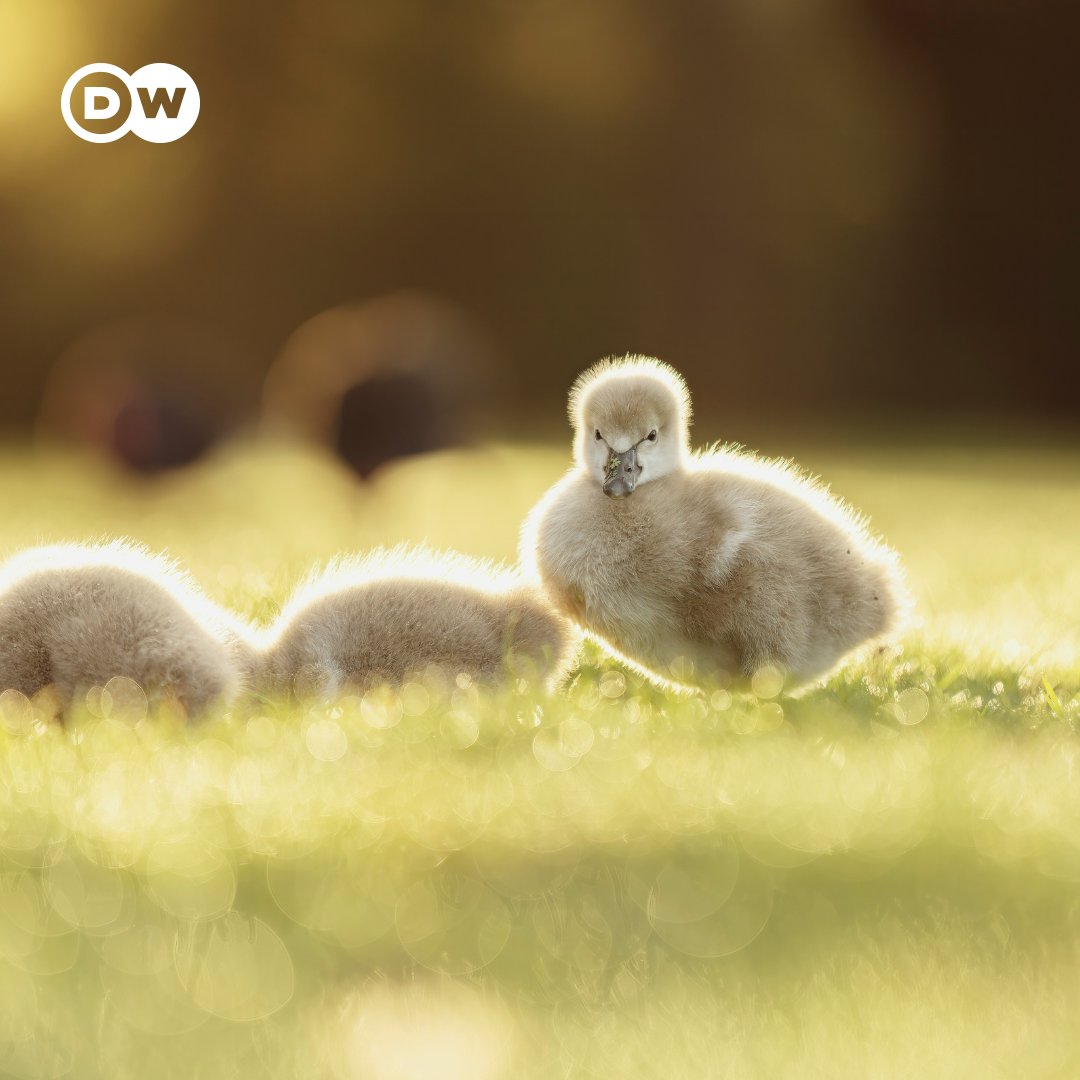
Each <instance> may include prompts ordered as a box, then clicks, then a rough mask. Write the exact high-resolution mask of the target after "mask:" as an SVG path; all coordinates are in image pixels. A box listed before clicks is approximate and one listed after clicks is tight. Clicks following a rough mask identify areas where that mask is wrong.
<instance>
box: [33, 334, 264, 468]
mask: <svg viewBox="0 0 1080 1080" xmlns="http://www.w3.org/2000/svg"><path fill="white" fill-rule="evenodd" d="M234 357H235V353H234V350H233V349H231V348H230V346H229V344H228V343H227V342H226V341H225V340H224V339H223V338H222V337H221V336H220V335H218V334H216V333H214V331H213V330H211V329H210V328H208V327H204V326H197V325H192V324H187V323H181V322H177V321H176V320H173V319H132V320H122V321H119V322H115V323H109V324H106V325H104V326H100V327H97V328H96V329H94V330H93V331H91V332H89V333H87V334H85V335H83V336H82V337H81V338H79V340H78V341H76V342H75V343H74V344H73V345H72V346H70V347H69V348H68V349H67V350H65V352H64V353H63V355H62V356H61V357H60V359H59V360H58V361H57V362H56V364H55V365H54V366H53V368H52V370H51V371H50V373H49V376H48V379H47V382H46V385H45V389H44V394H43V398H42V404H41V410H40V414H39V420H38V431H39V433H40V434H41V435H42V436H43V437H44V438H47V439H52V440H57V441H61V442H71V443H75V444H77V445H80V446H83V447H85V448H88V449H91V450H94V451H97V452H100V453H102V454H104V455H105V456H107V457H109V458H111V459H113V460H114V461H116V462H118V463H120V464H122V465H124V466H126V467H128V468H129V469H132V470H134V471H135V472H139V473H144V474H148V475H150V474H155V473H160V472H165V471H167V470H169V469H174V468H178V467H180V466H183V465H190V464H191V463H193V462H195V461H197V460H198V459H199V458H201V457H202V456H203V455H204V454H205V453H206V452H207V451H208V450H210V449H211V447H213V446H214V445H215V444H216V443H217V442H218V441H219V440H220V439H221V438H222V437H223V436H225V435H226V434H228V433H230V432H232V431H233V430H235V429H236V428H237V427H238V426H239V425H240V423H241V422H242V421H243V419H244V410H245V400H244V398H245V395H244V394H242V393H239V392H238V388H237V387H236V386H235V382H234V380H233V378H231V376H230V372H231V369H232V367H233V365H234Z"/></svg>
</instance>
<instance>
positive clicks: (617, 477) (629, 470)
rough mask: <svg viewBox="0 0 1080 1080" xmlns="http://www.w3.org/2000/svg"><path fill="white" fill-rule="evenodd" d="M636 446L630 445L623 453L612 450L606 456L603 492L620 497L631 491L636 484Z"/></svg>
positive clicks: (614, 497)
mask: <svg viewBox="0 0 1080 1080" xmlns="http://www.w3.org/2000/svg"><path fill="white" fill-rule="evenodd" d="M637 474H638V463H637V447H636V446H631V447H630V449H629V450H627V451H626V452H625V453H622V454H620V453H618V452H617V451H615V450H612V451H611V453H610V454H609V456H608V462H607V471H606V473H605V474H604V494H605V495H610V496H611V497H612V498H613V499H621V498H622V497H623V496H624V495H630V494H632V493H633V491H634V488H635V487H636V486H637Z"/></svg>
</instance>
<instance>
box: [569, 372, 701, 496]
mask: <svg viewBox="0 0 1080 1080" xmlns="http://www.w3.org/2000/svg"><path fill="white" fill-rule="evenodd" d="M570 421H571V423H572V424H573V425H574V431H575V433H576V438H575V456H576V458H577V463H578V466H579V468H582V469H584V470H585V472H586V473H588V475H589V476H591V477H593V478H594V479H595V480H596V482H597V484H598V486H600V487H601V488H602V489H603V491H604V494H606V495H610V496H611V497H612V498H622V497H623V496H626V495H631V494H632V493H633V492H634V489H635V488H637V487H638V486H639V485H641V484H647V483H649V482H650V481H652V480H658V479H660V477H662V476H666V475H668V474H669V473H671V472H674V471H675V470H676V469H679V468H680V467H681V466H682V464H683V460H684V458H685V456H686V454H687V453H688V452H689V434H688V428H689V425H690V394H689V391H688V390H687V389H686V383H685V382H683V378H682V376H681V375H680V374H679V373H678V372H677V371H676V370H675V369H674V368H672V367H669V366H668V365H667V364H664V363H661V362H660V361H659V360H651V359H649V358H648V357H644V356H627V357H626V358H625V359H621V360H615V359H609V360H601V361H600V363H598V364H595V365H593V367H591V368H589V370H588V371H586V372H585V373H584V374H582V375H581V376H579V378H578V380H577V382H576V383H574V387H573V389H572V390H571V391H570Z"/></svg>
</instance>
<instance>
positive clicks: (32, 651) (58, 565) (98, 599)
mask: <svg viewBox="0 0 1080 1080" xmlns="http://www.w3.org/2000/svg"><path fill="white" fill-rule="evenodd" d="M247 648H248V646H247V645H246V644H245V631H244V628H243V626H242V625H241V624H240V622H239V620H236V619H233V618H232V617H231V616H229V615H228V614H227V613H225V612H224V611H222V610H221V609H220V608H218V607H217V606H216V605H214V604H213V603H211V602H210V601H209V600H208V599H206V598H205V597H204V596H203V595H202V594H201V593H200V592H199V590H198V589H197V587H196V586H195V585H194V583H193V582H192V581H191V580H190V579H189V578H188V577H187V575H185V574H184V573H182V572H181V571H180V570H179V569H178V568H177V567H176V566H175V565H174V564H173V563H172V562H170V561H169V560H168V559H166V558H164V557H162V556H158V555H152V554H151V553H150V552H148V551H146V550H144V549H143V548H140V547H135V546H134V545H131V544H128V543H125V542H119V541H118V542H113V543H109V544H104V545H100V546H83V545H78V544H61V545H57V546H53V547H41V548H34V549H31V550H28V551H24V552H22V553H20V554H18V555H15V556H14V557H12V558H11V559H9V560H8V561H7V562H6V563H4V564H3V565H2V566H0V691H4V690H18V691H20V692H21V693H23V694H25V695H26V696H27V697H32V696H33V695H34V694H36V693H37V692H38V691H40V690H43V689H44V688H46V687H49V686H51V687H53V688H54V689H55V691H56V695H57V697H58V699H59V702H60V704H61V707H62V708H63V709H64V710H65V711H66V710H67V709H69V708H70V706H71V705H72V704H73V703H76V702H79V701H81V700H82V699H83V697H84V696H85V694H86V692H87V691H88V690H90V689H91V688H92V687H94V686H104V685H105V684H106V683H107V682H108V681H109V680H110V679H112V678H113V677H116V676H123V677H126V678H129V679H132V680H134V681H135V682H137V683H138V684H139V685H140V686H141V687H142V688H143V690H144V691H145V693H146V695H147V699H148V701H149V702H150V703H151V704H154V703H157V702H159V701H161V700H164V699H168V700H171V701H175V702H177V703H178V704H180V705H181V706H182V707H183V708H184V710H185V711H186V713H187V715H188V716H195V715H197V714H199V713H201V712H203V711H204V710H205V709H206V708H207V707H208V706H210V705H212V704H214V703H218V702H221V703H226V702H228V701H230V700H231V699H232V698H233V697H234V696H235V694H236V693H237V691H238V690H239V689H240V685H241V681H242V674H241V673H242V671H243V670H244V669H245V668H246V666H247V661H246V659H245V656H246V652H247Z"/></svg>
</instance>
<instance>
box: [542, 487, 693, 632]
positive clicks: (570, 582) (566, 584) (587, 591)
mask: <svg viewBox="0 0 1080 1080" xmlns="http://www.w3.org/2000/svg"><path fill="white" fill-rule="evenodd" d="M656 487H657V490H655V491H654V490H651V485H643V486H642V487H640V488H639V489H638V490H637V491H636V492H635V493H634V494H633V495H631V496H629V497H627V498H625V499H618V500H616V499H611V498H608V497H607V496H605V495H604V494H603V493H602V492H601V491H599V490H596V491H595V493H594V492H592V491H590V490H588V489H584V490H580V491H579V492H577V493H576V494H577V498H575V499H574V500H572V501H571V502H569V503H567V504H566V505H565V506H563V507H560V508H559V509H558V510H556V511H555V513H554V514H553V516H552V520H550V521H549V522H548V523H547V528H546V529H545V532H547V533H548V537H546V538H545V540H544V546H545V547H548V548H549V550H550V549H551V548H552V547H554V549H555V550H554V552H553V554H554V556H555V557H554V558H547V559H545V560H544V563H545V571H546V573H547V574H548V575H549V576H550V575H553V576H555V577H556V579H557V581H556V583H555V584H556V585H557V588H558V591H559V592H560V593H561V594H562V595H563V596H564V597H565V599H566V601H567V604H568V606H569V607H570V608H571V610H573V611H574V613H575V614H576V615H577V616H578V618H579V619H580V620H581V621H582V622H583V623H584V624H585V625H586V626H588V627H589V628H590V629H592V630H595V631H596V632H597V633H599V634H601V635H602V636H610V637H611V638H613V639H614V640H615V641H617V642H618V644H619V646H620V647H621V648H622V649H624V650H625V651H627V652H630V653H632V652H635V651H651V650H652V649H653V646H654V644H655V642H656V639H657V638H658V636H662V635H663V634H666V633H671V632H673V631H674V630H675V629H676V627H677V625H678V617H677V609H678V600H679V597H680V596H681V595H682V594H683V593H684V591H685V590H686V588H688V587H689V583H690V579H691V576H692V574H693V566H692V560H691V559H690V558H689V556H688V553H687V552H685V551H684V550H683V546H684V545H683V543H682V538H681V537H680V536H679V535H678V530H673V529H671V528H670V527H668V526H670V524H671V521H670V517H669V516H668V514H667V513H666V507H665V505H664V504H665V501H666V500H665V499H664V497H663V492H662V491H660V490H659V487H660V485H656ZM572 504H576V506H575V507H574V510H575V511H576V514H575V516H576V520H574V521H573V523H572V526H571V519H570V509H571V505H572Z"/></svg>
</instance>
